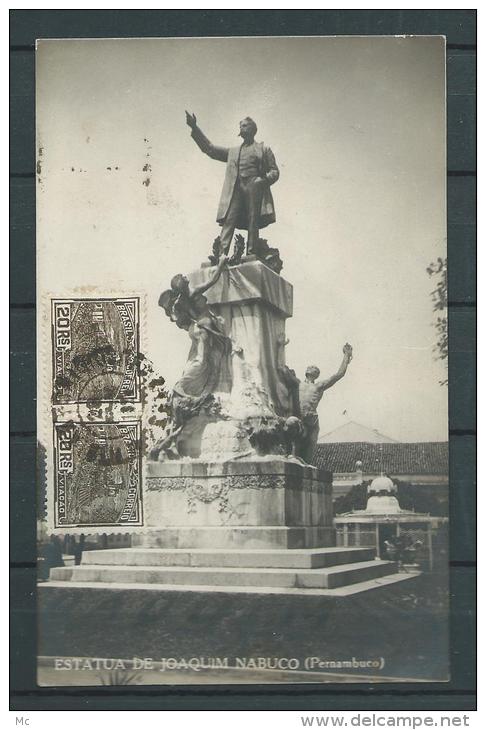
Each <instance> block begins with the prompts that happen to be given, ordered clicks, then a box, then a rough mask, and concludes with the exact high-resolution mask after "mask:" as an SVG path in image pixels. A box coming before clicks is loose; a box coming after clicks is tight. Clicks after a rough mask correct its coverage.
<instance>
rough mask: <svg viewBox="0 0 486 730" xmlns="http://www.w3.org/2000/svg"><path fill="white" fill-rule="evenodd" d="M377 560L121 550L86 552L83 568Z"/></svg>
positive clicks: (301, 553) (338, 552) (345, 553)
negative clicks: (96, 566)
mask: <svg viewBox="0 0 486 730" xmlns="http://www.w3.org/2000/svg"><path fill="white" fill-rule="evenodd" d="M374 557H375V549H374V548H345V547H337V548H336V547H334V548H319V549H316V548H314V549H297V550H279V549H274V550H272V549H269V550H234V549H233V550H222V549H215V550H208V549H204V548H200V549H192V550H187V549H181V548H173V549H170V548H166V549H158V548H127V549H124V548H119V549H116V550H89V551H85V552H84V553H83V559H82V564H83V565H126V566H129V565H137V566H146V567H148V566H172V567H177V566H182V567H193V568H211V567H219V568H326V567H331V566H333V565H343V564H345V563H357V562H364V561H369V560H373V558H374Z"/></svg>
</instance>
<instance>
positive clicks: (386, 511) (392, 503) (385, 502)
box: [365, 495, 401, 515]
mask: <svg viewBox="0 0 486 730" xmlns="http://www.w3.org/2000/svg"><path fill="white" fill-rule="evenodd" d="M365 512H370V513H371V514H374V515H392V514H397V513H398V512H401V509H400V504H399V502H398V499H397V498H396V497H394V496H393V495H390V496H384V495H383V496H381V497H378V496H376V497H368V503H367V505H366V510H365Z"/></svg>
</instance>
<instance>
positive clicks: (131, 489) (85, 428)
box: [54, 421, 143, 527]
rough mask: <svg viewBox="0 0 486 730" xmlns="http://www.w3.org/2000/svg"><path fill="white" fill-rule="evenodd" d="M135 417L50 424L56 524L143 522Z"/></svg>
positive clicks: (137, 435) (86, 525) (109, 524)
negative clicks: (119, 420)
mask: <svg viewBox="0 0 486 730" xmlns="http://www.w3.org/2000/svg"><path fill="white" fill-rule="evenodd" d="M140 439H141V429H140V422H138V421H134V422H126V423H75V422H73V421H67V422H64V423H56V424H54V520H55V527H90V526H93V527H100V526H137V525H141V524H142V519H143V515H142V468H141V454H140Z"/></svg>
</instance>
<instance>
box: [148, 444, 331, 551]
mask: <svg viewBox="0 0 486 730" xmlns="http://www.w3.org/2000/svg"><path fill="white" fill-rule="evenodd" d="M145 514H146V525H147V528H148V529H147V530H145V531H144V532H143V534H141V535H140V536H134V541H135V542H136V544H137V545H141V546H145V547H174V548H175V547H192V548H200V547H201V548H202V547H214V548H224V547H242V548H256V547H258V548H275V547H280V548H285V547H289V548H310V547H325V546H332V545H334V544H335V537H334V529H333V526H332V475H331V474H330V473H329V472H324V471H320V470H317V469H316V468H315V467H312V466H307V465H303V464H301V463H298V462H294V461H291V460H289V459H285V458H279V457H268V458H266V459H261V460H259V461H258V460H252V461H244V460H236V461H229V462H226V463H221V462H214V463H210V462H206V461H181V462H164V463H162V462H157V463H151V464H149V465H148V474H147V480H146V504H145Z"/></svg>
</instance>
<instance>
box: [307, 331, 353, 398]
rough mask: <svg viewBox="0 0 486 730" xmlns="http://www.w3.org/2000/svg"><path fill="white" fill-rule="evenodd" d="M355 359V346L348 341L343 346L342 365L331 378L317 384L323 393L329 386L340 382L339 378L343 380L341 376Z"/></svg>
mask: <svg viewBox="0 0 486 730" xmlns="http://www.w3.org/2000/svg"><path fill="white" fill-rule="evenodd" d="M352 359H353V348H352V347H351V345H350V344H349V342H346V344H345V345H344V347H343V359H342V361H341V365H340V366H339V368H338V370H337V371H336V372H335V373H334V375H331V377H330V378H327V379H326V380H318V381H317V383H316V385H317V387H318V388H319V390H320V391H321V393H324V391H325V390H327V389H328V388H331V387H332V386H333V385H334V384H335V383H337V382H338V380H341V378H344V376H345V375H346V371H347V369H348V365H349V363H350V362H351V360H352Z"/></svg>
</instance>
